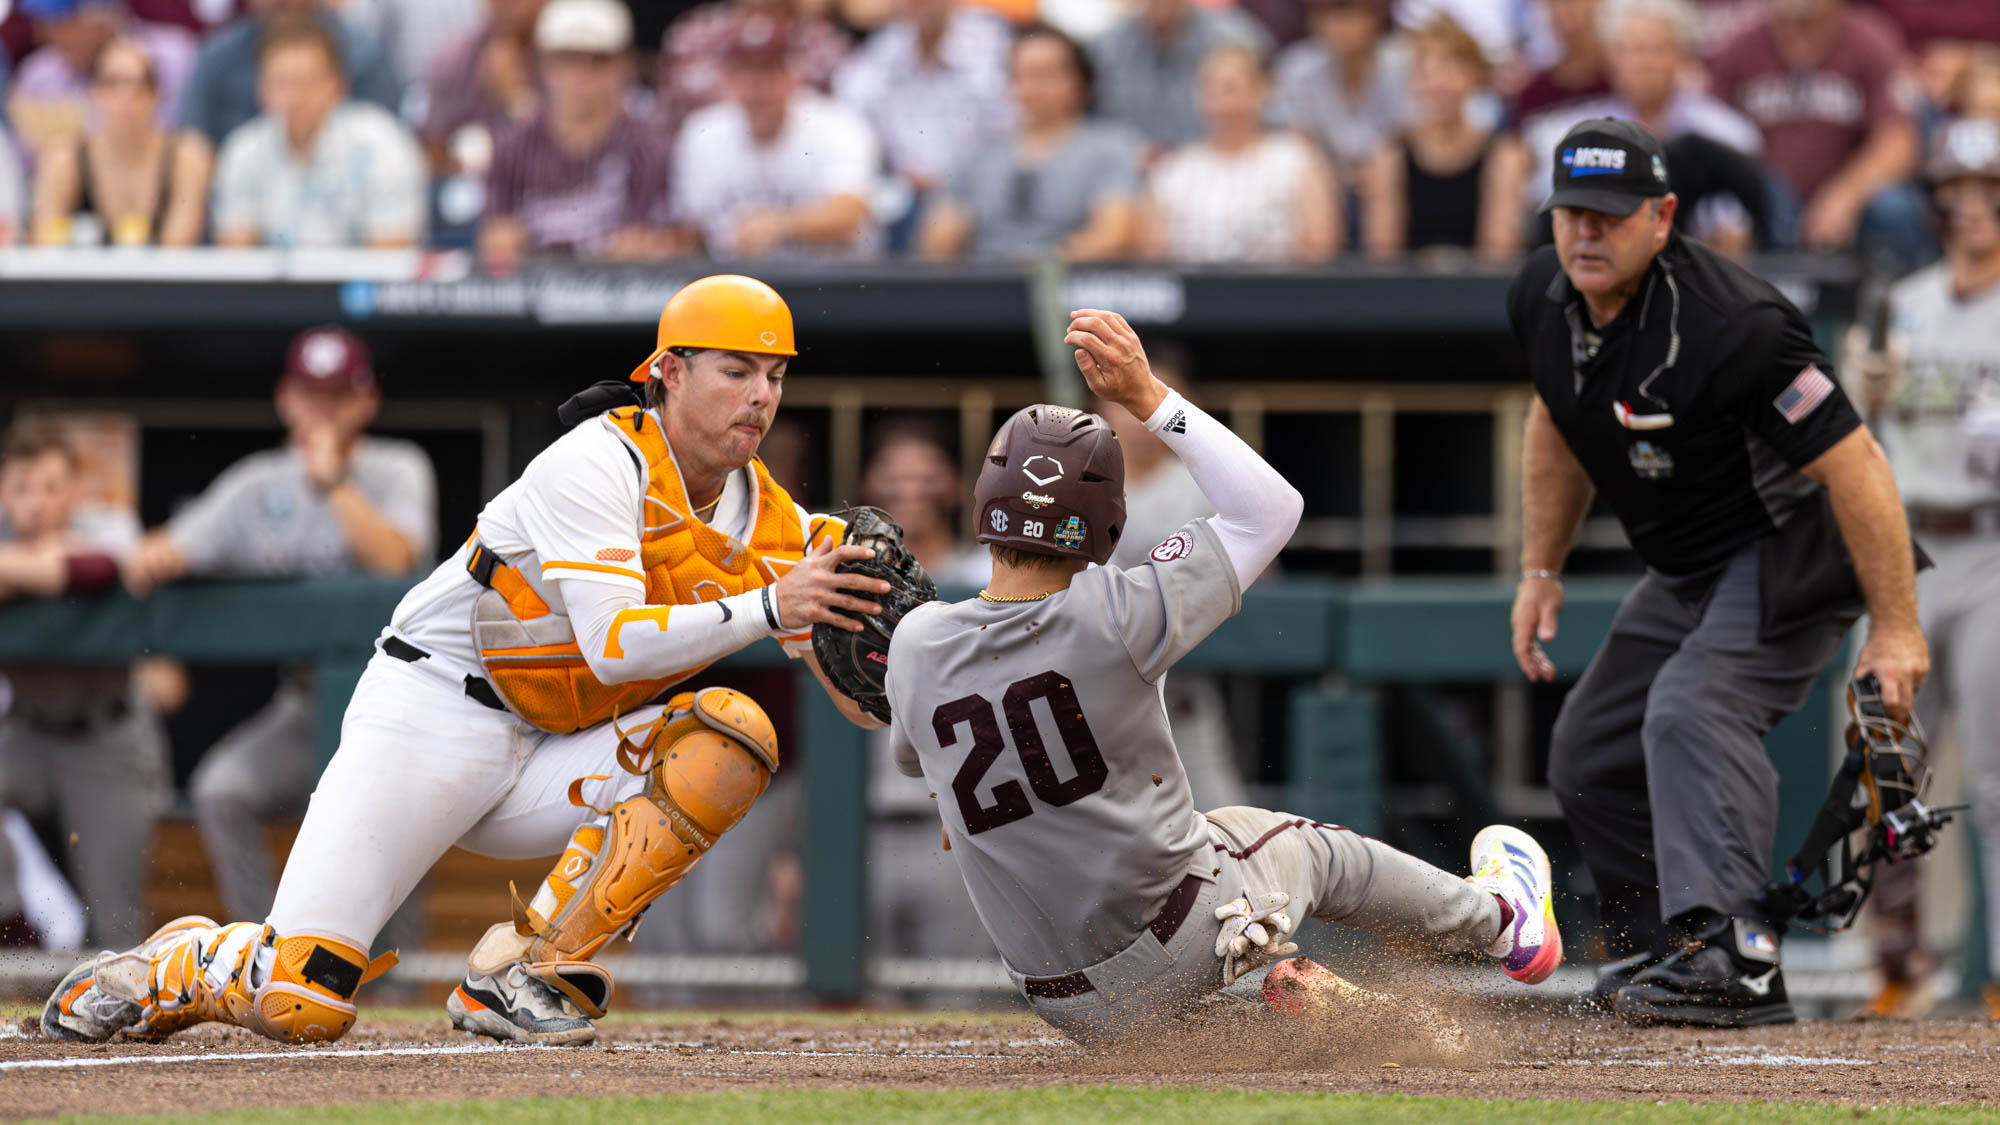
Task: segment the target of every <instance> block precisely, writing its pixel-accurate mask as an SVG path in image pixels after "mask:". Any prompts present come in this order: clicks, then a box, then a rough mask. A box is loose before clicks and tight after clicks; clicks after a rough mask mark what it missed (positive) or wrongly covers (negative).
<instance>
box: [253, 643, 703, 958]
mask: <svg viewBox="0 0 2000 1125" xmlns="http://www.w3.org/2000/svg"><path fill="white" fill-rule="evenodd" d="M430 663H431V662H430V661H423V662H419V663H415V664H410V663H405V662H403V661H401V660H397V659H395V658H394V657H390V656H385V655H383V654H381V653H380V652H378V653H376V654H375V658H374V659H373V660H370V661H369V662H368V668H367V670H366V671H365V672H363V673H362V676H361V682H360V684H359V685H357V686H356V687H355V689H354V697H353V699H352V700H351V701H350V702H349V703H348V705H347V715H346V717H345V718H344V719H343V720H342V721H341V726H340V749H339V751H338V752H337V753H335V754H334V756H333V760H332V761H331V762H329V763H328V764H327V767H326V772H325V773H323V774H321V775H320V779H319V787H318V788H317V789H315V790H314V791H313V795H312V801H311V803H310V804H309V805H308V806H307V808H306V817H305V823H304V824H303V825H302V826H301V827H300V828H299V836H298V840H297V842H296V843H294V844H293V845H292V854H291V857H290V858H289V859H288V860H287V861H286V862H285V872H284V875H283V876H281V877H280V878H279V880H278V894H277V899H276V901H275V902H274V903H273V904H272V906H271V915H270V918H269V919H268V921H269V922H270V924H271V925H272V926H273V927H275V928H276V929H277V930H278V932H279V933H281V934H282V933H297V932H299V931H302V930H312V931H318V932H321V933H327V934H332V935H336V936H338V937H341V938H345V939H347V940H349V941H351V942H353V943H355V944H356V945H359V946H360V947H362V948H363V949H366V948H368V947H369V945H370V943H372V942H373V941H374V940H375V936H376V934H377V932H378V931H380V930H381V928H382V924H383V923H384V922H385V921H387V920H388V917H389V915H390V914H391V913H393V912H394V911H395V909H396V907H397V906H398V905H399V904H400V903H401V902H402V901H403V899H404V898H406V897H407V896H408V895H409V893H410V891H411V890H412V889H414V888H415V887H416V885H417V881H418V880H420V879H422V878H423V876H424V874H425V872H427V871H429V870H430V869H431V866H432V865H433V864H435V863H436V862H437V861H438V859H439V858H440V857H442V856H443V855H444V853H445V851H446V849H448V848H450V847H451V846H452V845H454V844H456V845H458V846H459V847H462V848H465V849H466V850H467V851H471V852H477V853H479V854H481V855H489V856H494V857H496V858H500V859H529V858H533V857H535V856H544V855H546V856H553V855H556V854H557V853H559V852H561V851H562V849H563V846H564V845H565V844H566V843H568V841H569V837H570V833H571V832H573V831H575V829H576V826H577V825H579V824H582V823H584V822H585V821H588V820H592V819H595V818H596V815H597V814H595V813H593V812H591V811H590V810H589V809H583V808H578V807H576V806H575V805H572V804H570V801H569V786H570V783H571V782H572V781H574V780H575V779H577V778H579V777H586V776H590V775H605V780H598V781H587V782H585V783H584V785H583V796H584V798H585V799H586V800H588V801H589V802H590V803H591V804H593V805H595V806H597V807H598V808H601V809H608V808H610V807H611V806H612V805H614V804H616V803H617V802H619V801H622V800H624V799H625V798H627V797H631V796H634V795H636V794H638V793H639V792H641V791H642V790H643V789H644V788H645V785H646V779H645V778H644V777H643V776H639V775H635V774H629V773H626V772H625V771H624V770H622V769H620V768H619V766H618V762H617V758H616V754H617V748H618V736H617V735H615V734H613V733H612V731H611V728H610V727H609V726H608V725H607V726H598V727H593V728H591V729H589V730H584V731H578V732H577V733H575V734H567V735H555V734H549V733H547V732H545V731H542V730H538V729H536V728H535V727H532V726H529V725H528V724H527V723H524V722H522V721H521V720H519V719H517V718H515V717H514V716H513V715H512V714H510V713H508V712H505V711H495V710H492V709H490V708H488V707H485V706H483V705H482V704H480V703H478V702H476V701H474V700H472V699H470V698H467V697H466V695H465V694H464V686H463V682H462V681H461V680H460V679H458V678H456V677H454V676H452V675H451V674H450V671H449V669H446V668H443V667H437V668H433V667H431V666H430ZM661 710H663V708H661V707H657V706H655V707H645V708H640V709H639V710H637V711H634V712H633V713H632V714H631V715H630V716H629V717H626V718H623V719H621V720H620V724H621V725H622V726H625V727H627V728H630V727H633V726H637V725H641V724H644V723H649V722H651V721H652V720H653V719H654V718H655V717H657V716H658V714H659V713H660V711H661Z"/></svg>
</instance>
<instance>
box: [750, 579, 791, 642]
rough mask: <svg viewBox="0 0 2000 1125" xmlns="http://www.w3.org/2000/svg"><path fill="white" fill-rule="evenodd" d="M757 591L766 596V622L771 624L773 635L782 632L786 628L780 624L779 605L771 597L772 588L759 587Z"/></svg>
mask: <svg viewBox="0 0 2000 1125" xmlns="http://www.w3.org/2000/svg"><path fill="white" fill-rule="evenodd" d="M757 589H758V591H759V592H760V593H762V594H763V595H764V620H765V621H766V622H768V623H769V624H770V626H771V631H772V632H773V633H777V632H782V631H783V630H784V628H785V627H784V626H783V625H780V624H779V623H778V604H777V601H776V600H775V599H773V598H772V597H771V588H770V587H769V586H759V587H758V588H757Z"/></svg>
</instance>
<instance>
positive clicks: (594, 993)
mask: <svg viewBox="0 0 2000 1125" xmlns="http://www.w3.org/2000/svg"><path fill="white" fill-rule="evenodd" d="M619 735H620V739H619V745H618V760H619V764H620V765H621V766H623V767H624V768H625V769H626V770H627V771H629V772H631V773H634V774H645V775H649V779H650V783H649V784H648V786H647V788H646V792H645V793H643V794H641V795H639V796H636V797H631V798H628V799H626V800H624V801H621V802H619V803H618V804H617V805H616V806H615V807H613V808H612V809H611V810H609V812H607V813H606V814H605V819H604V820H602V821H598V822H595V823H591V824H585V825H583V826H581V827H579V828H578V829H577V830H576V832H575V833H574V834H573V835H572V836H571V837H570V841H569V846H568V847H567V848H566V849H564V851H563V854H562V855H561V856H560V857H558V858H557V860H556V865H555V869H554V870H552V871H550V872H549V875H548V878H547V879H545V880H544V881H543V883H542V886H541V887H540V888H539V889H538V890H537V891H536V893H535V897H534V899H533V901H531V902H528V903H525V904H524V903H522V902H521V901H520V899H519V896H518V895H517V896H516V898H515V904H514V924H515V930H516V932H517V933H519V934H520V935H521V936H522V937H524V938H528V939H530V940H529V941H528V942H527V951H526V960H528V961H529V962H530V967H531V968H532V969H533V970H534V971H535V972H536V973H537V975H538V976H541V977H542V979H544V980H545V981H549V982H550V984H551V985H552V986H553V987H556V988H557V990H558V991H561V992H562V993H564V995H566V996H568V997H569V998H570V999H571V1000H572V1001H573V1002H575V1003H576V1004H577V1007H578V1008H579V1009H580V1010H582V1011H584V1013H585V1014H586V1015H593V1018H594V1017H595V1015H598V1014H602V1009H603V1006H604V1005H605V1004H606V1003H608V1002H609V1000H610V989H611V982H610V978H609V976H608V975H606V974H605V973H604V970H603V969H602V968H601V967H599V966H596V965H586V964H583V962H585V961H586V960H587V959H588V958H589V957H591V956H592V955H593V954H595V953H596V952H597V951H598V950H599V949H602V948H603V947H604V945H605V943H606V942H609V941H610V940H611V939H612V938H613V937H615V936H617V935H618V934H619V933H620V932H621V931H623V930H625V929H626V928H627V927H628V926H630V925H632V924H633V923H634V922H635V921H636V920H637V918H638V917H639V915H640V914H641V913H643V912H644V911H645V909H646V907H647V906H649V905H651V904H652V901H653V900H654V899H656V898H658V897H660V895H662V894H664V893H666V891H667V890H668V889H669V888H671V887H673V885H674V884H676V883H678V882H680V881H681V879H682V878H684V877H685V876H686V875H687V873H688V872H689V871H690V870H692V869H693V867H694V865H695V864H696V863H698V862H700V861H701V857H702V856H703V855H704V854H706V853H707V851H708V849H709V848H710V847H712V846H713V845H714V844H715V841H716V839H717V838H718V837H720V836H721V835H722V834H723V833H725V832H727V831H729V830H730V829H731V828H734V827H736V825H737V823H738V822H740V821H741V820H742V819H743V817H744V814H746V813H748V812H749V811H750V806H751V805H752V804H753V803H755V802H756V800H757V798H758V797H759V796H760V795H762V794H763V792H764V789H765V787H766V786H768V785H769V784H770V782H771V772H772V771H773V770H775V769H777V767H778V744H777V736H776V734H775V732H774V731H773V729H772V727H771V720H770V719H769V717H767V716H766V715H765V714H764V711H763V708H761V707H759V706H757V704H756V703H755V702H754V701H752V700H751V699H750V698H749V697H748V696H746V695H743V694H741V693H740V692H736V691H732V690H730V689H728V688H703V689H701V690H699V691H694V692H684V693H682V694H680V695H678V696H675V697H674V699H673V700H672V701H671V702H670V703H669V704H668V707H667V710H666V712H664V713H663V714H662V715H661V716H660V718H659V719H657V720H655V721H654V722H653V723H652V724H650V725H649V726H647V727H643V728H640V729H638V730H635V731H632V732H629V733H628V732H624V731H620V732H619ZM580 784H581V783H579V785H580ZM571 799H572V800H573V801H576V802H577V803H578V804H583V801H582V799H581V796H580V789H579V788H578V787H577V786H572V787H571ZM558 981H560V982H562V983H557V982H558ZM593 1009H596V1012H595V1013H593V1011H592V1010H593Z"/></svg>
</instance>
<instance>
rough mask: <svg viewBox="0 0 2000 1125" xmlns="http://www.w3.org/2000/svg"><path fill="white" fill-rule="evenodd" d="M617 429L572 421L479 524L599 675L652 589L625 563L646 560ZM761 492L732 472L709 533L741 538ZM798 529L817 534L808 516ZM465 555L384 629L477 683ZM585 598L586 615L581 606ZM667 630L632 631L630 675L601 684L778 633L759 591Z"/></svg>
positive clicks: (638, 499)
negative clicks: (573, 635) (609, 641)
mask: <svg viewBox="0 0 2000 1125" xmlns="http://www.w3.org/2000/svg"><path fill="white" fill-rule="evenodd" d="M612 425H614V423H612V422H610V421H609V420H608V418H607V417H605V416H599V417H595V418H588V419H585V420H584V421H582V422H579V423H577V425H576V426H575V427H573V428H572V429H571V430H570V431H569V432H568V433H566V434H564V435H563V436H562V437H559V438H557V439H556V440H555V441H554V442H552V443H551V444H550V445H549V447H548V448H547V449H544V450H543V451H542V452H541V453H540V454H539V455H537V456H536V457H535V459H534V460H533V461H530V462H529V463H528V467H527V469H525V470H524V471H523V472H522V473H521V476H520V479H518V480H516V481H515V482H514V483H513V484H510V485H508V486H507V487H506V488H504V489H501V490H500V493H499V495H497V496H495V497H494V498H493V499H492V500H490V501H488V502H487V504H486V507H485V509H484V510H483V511H481V512H480V513H479V525H478V537H479V540H480V542H482V543H484V544H485V545H486V546H487V548H488V549H490V550H491V551H493V552H494V553H495V554H496V555H498V556H499V557H500V558H501V559H503V560H505V561H506V562H507V563H508V564H509V565H511V566H513V567H514V568H515V569H516V570H518V571H519V572H520V574H521V577H522V578H524V579H526V580H527V583H528V585H529V586H531V587H533V588H534V590H535V592H536V593H537V594H538V595H540V596H541V598H542V600H543V601H544V602H546V603H547V604H548V606H549V608H550V609H552V610H553V611H555V612H556V613H560V614H565V615H567V616H569V617H570V619H571V622H572V624H573V626H574V627H575V629H576V631H577V635H578V637H579V639H580V640H581V641H583V642H584V643H583V649H584V652H585V655H586V656H587V657H590V658H591V660H592V667H593V668H597V667H598V666H599V664H600V663H609V662H608V661H607V660H606V659H605V657H604V656H603V653H604V651H605V647H606V646H605V644H604V640H605V637H604V636H603V635H602V634H603V633H604V631H605V628H606V627H607V626H608V624H609V621H610V620H611V618H612V616H613V614H614V613H615V611H616V610H617V609H619V608H629V607H632V606H639V605H643V604H644V602H645V599H646V583H645V581H644V579H643V578H642V577H641V574H640V572H639V571H637V570H636V569H633V567H632V566H631V562H630V560H633V559H637V558H639V557H640V542H639V538H640V532H641V530H642V525H643V522H644V520H643V511H642V509H643V506H644V504H645V496H646V474H645V470H644V468H643V467H642V466H641V465H639V463H638V462H637V461H635V460H634V457H633V454H632V452H631V450H630V448H629V447H628V446H626V445H625V443H624V442H623V441H622V440H620V439H619V437H618V435H617V434H616V433H615V432H613V430H612V428H611V427H612ZM756 489H757V480H756V475H755V473H754V472H753V470H752V469H751V468H750V467H748V466H745V467H744V468H742V469H739V470H737V471H736V472H734V473H731V474H730V475H729V479H728V480H727V482H725V484H724V485H723V489H722V498H721V500H720V501H718V502H717V504H716V508H715V513H714V514H713V515H712V516H711V517H710V518H709V519H708V520H707V521H706V522H707V523H708V525H709V526H710V527H712V528H714V529H716V530H717V531H720V532H722V533H723V534H725V535H729V536H732V537H734V538H736V539H738V540H741V539H743V538H745V537H746V536H747V535H749V533H750V527H749V524H750V520H751V519H752V518H753V515H754V513H755V512H756V510H757V504H756V495H757V494H756ZM799 520H800V522H801V524H802V525H803V526H810V521H811V517H810V516H809V515H807V513H806V512H805V510H804V509H799ZM469 550H470V543H469V542H468V543H467V544H463V545H461V546H460V547H459V549H458V551H457V552H455V553H454V554H453V555H452V556H451V557H450V558H448V559H446V560H445V561H444V562H442V563H440V564H438V567H437V569H436V570H434V571H432V572H431V574H430V577H428V578H425V579H424V580H423V581H422V582H419V583H418V584H417V585H416V587H415V588H414V589H412V590H411V591H410V592H409V593H408V594H405V595H404V596H403V600H402V602H401V603H399V604H398V605H397V606H396V612H395V614H394V615H393V616H392V617H391V618H390V621H389V628H388V630H387V632H388V633H393V634H395V635H396V636H399V637H401V638H403V639H404V640H406V641H408V642H410V643H411V644H413V645H416V646H417V647H418V648H421V649H423V650H425V651H426V652H428V653H430V654H431V655H432V656H433V657H435V658H436V659H437V660H438V661H439V663H440V664H441V665H443V666H447V667H450V668H454V669H455V673H454V674H455V675H465V674H473V675H478V674H480V663H479V653H478V649H477V646H475V645H474V644H473V640H472V605H473V602H474V601H476V600H477V599H478V597H479V595H480V593H481V592H482V591H483V587H481V586H480V585H479V583H477V582H475V581H474V580H473V578H472V576H471V575H470V574H468V573H466V569H465V566H466V559H467V557H468V554H469ZM579 593H581V594H582V595H583V599H582V600H587V601H588V602H590V604H589V605H584V604H581V601H580V599H579ZM716 605H723V606H727V607H728V610H727V611H726V612H725V611H718V610H717V609H715V608H713V607H714V606H716ZM607 611H609V612H607ZM683 613H686V614H687V615H688V616H686V617H683ZM671 621H672V624H673V628H674V630H675V639H674V641H673V643H671V644H670V643H668V642H667V641H666V634H667V624H668V622H667V621H666V620H660V621H657V622H653V623H649V624H647V625H645V626H644V627H643V628H633V629H627V630H626V631H625V632H624V633H623V634H622V636H623V639H624V645H623V647H624V648H625V649H627V650H629V651H628V655H627V656H626V657H625V658H623V659H622V660H621V661H620V663H621V664H624V665H631V666H632V667H630V668H629V669H621V670H620V671H621V672H626V671H629V674H615V675H613V676H611V677H605V676H604V675H603V672H602V671H600V678H604V679H605V682H607V683H611V682H624V681H625V680H635V679H642V678H645V677H646V675H648V674H650V675H661V674H664V673H666V672H669V671H673V670H677V669H680V668H686V667H690V666H692V665H695V664H700V663H704V662H706V661H708V660H714V659H717V658H718V657H721V656H724V655H727V654H728V653H731V652H734V651H736V650H737V649H740V648H743V647H745V646H747V645H749V644H751V643H753V642H754V641H756V640H758V639H759V638H761V637H765V636H770V635H772V630H771V629H769V628H768V627H767V625H766V623H765V621H766V619H765V616H764V612H763V609H762V607H761V605H760V604H759V595H758V593H757V592H756V591H751V592H750V593H749V594H745V595H738V596H736V597H734V598H725V599H723V600H722V601H721V602H718V603H710V604H709V605H707V606H676V607H675V608H674V610H673V614H672V617H671ZM784 639H785V649H786V652H787V653H789V654H791V655H794V656H798V655H802V654H803V653H805V652H808V651H811V647H812V646H811V633H810V632H809V631H808V632H805V633H801V634H790V635H787V636H785V638H784ZM634 642H636V643H634ZM607 670H608V669H607Z"/></svg>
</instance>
